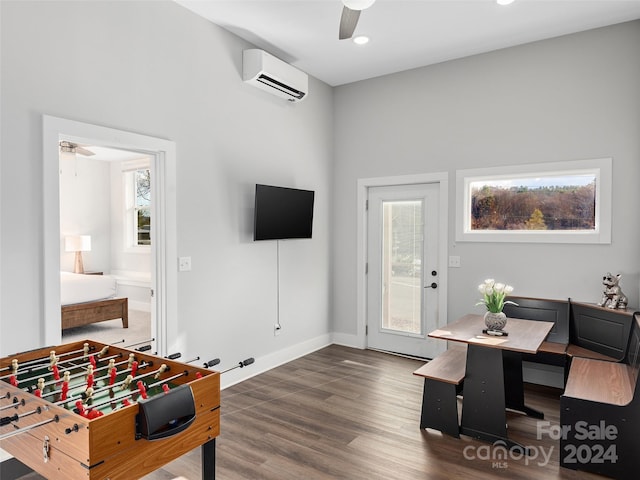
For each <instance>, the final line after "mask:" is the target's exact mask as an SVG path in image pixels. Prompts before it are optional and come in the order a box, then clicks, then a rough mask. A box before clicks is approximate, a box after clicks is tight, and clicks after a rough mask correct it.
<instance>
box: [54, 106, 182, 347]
mask: <svg viewBox="0 0 640 480" xmlns="http://www.w3.org/2000/svg"><path fill="white" fill-rule="evenodd" d="M60 142H68V143H71V144H74V145H87V146H92V147H95V148H96V149H98V148H100V147H102V148H106V149H110V150H118V151H122V152H129V153H133V154H134V155H137V156H138V157H142V156H144V157H148V159H149V163H150V167H149V170H150V172H151V173H152V175H153V178H154V182H153V183H152V184H151V191H150V192H151V195H152V198H153V200H154V203H153V205H154V208H152V209H150V211H149V212H148V214H149V215H150V216H149V220H150V224H147V225H149V226H150V229H149V230H148V231H147V232H146V234H147V237H146V238H149V234H150V235H151V236H152V238H153V240H154V241H153V242H151V245H150V246H149V256H148V258H149V260H148V267H149V271H150V273H149V285H150V289H148V290H147V291H148V292H151V293H152V294H153V296H152V297H151V302H150V307H149V310H150V312H149V314H150V318H151V319H152V321H151V332H152V337H151V338H154V339H155V341H154V342H153V343H154V345H153V348H154V350H155V351H157V352H158V354H160V355H164V354H166V352H167V351H168V348H174V347H173V345H168V343H169V342H168V339H173V338H177V337H178V335H177V325H176V318H177V270H176V269H172V268H169V265H173V264H174V263H175V261H174V259H175V258H176V257H177V254H176V238H175V237H176V198H175V169H176V165H175V144H174V142H171V141H168V140H165V139H160V138H156V137H149V136H146V135H140V134H135V133H132V132H126V131H122V130H116V129H112V128H107V127H101V126H98V125H91V124H86V123H82V122H76V121H73V120H67V119H62V118H58V117H51V116H48V115H44V116H43V190H44V200H45V208H44V213H45V215H44V242H43V244H44V255H43V256H44V261H43V278H44V282H43V283H44V299H43V310H44V315H43V318H44V320H43V329H42V337H43V344H46V345H57V344H59V343H62V331H61V308H60V306H61V282H60V276H61V274H60V272H61V270H62V268H61V267H63V266H64V265H63V263H64V262H63V256H64V255H67V252H65V242H66V239H65V237H66V236H67V235H69V234H71V235H84V234H85V233H84V232H83V231H80V229H78V230H77V231H71V232H64V231H62V229H61V214H62V212H61V197H60V189H61V181H60V179H61V172H60V158H59V155H60ZM73 168H74V166H73V165H72V166H71V167H69V170H70V172H73ZM109 168H111V167H109ZM72 174H74V175H75V172H73V173H72ZM143 223H144V222H143ZM143 223H141V224H140V225H141V227H143V226H144V225H143ZM141 229H142V228H141ZM99 230H100V229H98V231H99ZM138 234H140V238H142V239H144V238H145V232H136V236H137V235H138ZM96 235H98V236H99V234H96ZM96 238H97V237H96ZM102 238H103V239H104V238H105V237H104V235H102ZM91 243H92V244H94V241H93V240H92V241H91ZM95 245H96V248H97V247H98V244H95ZM102 247H104V245H102ZM92 249H93V247H92ZM88 258H89V254H87V259H88ZM92 260H94V259H92ZM66 261H68V259H66ZM67 268H69V267H68V264H67ZM87 268H88V269H89V271H90V273H100V270H99V269H98V270H97V271H96V272H91V267H90V265H89V264H88V265H87ZM103 273H104V272H103ZM90 276H92V275H87V277H90ZM130 283H135V281H131V279H130ZM105 323H106V322H105ZM98 340H99V339H98ZM105 343H113V342H105Z"/></svg>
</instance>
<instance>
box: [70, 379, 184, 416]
mask: <svg viewBox="0 0 640 480" xmlns="http://www.w3.org/2000/svg"><path fill="white" fill-rule="evenodd" d="M187 375H189V372H188V371H186V370H185V371H184V372H182V373H178V374H176V375H173V376H172V377H168V378H163V379H162V380H159V381H157V382H155V383H151V384H149V385H148V386H146V387H145V390H149V389H150V388H154V387H157V386H158V385H162V384H165V383H167V382H170V381H172V380H175V379H176V378H180V377H186V376H187ZM94 393H95V392H94ZM136 393H140V389H139V388H136V389H135V390H131V391H129V392H127V393H126V394H125V395H121V396H120V397H115V396H114V397H113V398H110V399H109V400H108V401H104V402H102V403H97V404H95V405H85V404H83V405H82V406H83V407H84V408H86V409H98V408H101V407H104V406H107V405H111V404H113V403H118V402H120V401H121V400H124V399H126V398H129V397H132V396H133V395H135V394H136ZM66 402H67V401H65V402H62V403H66Z"/></svg>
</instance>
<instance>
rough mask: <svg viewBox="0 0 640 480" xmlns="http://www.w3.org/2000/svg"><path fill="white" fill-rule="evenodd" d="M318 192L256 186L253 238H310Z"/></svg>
mask: <svg viewBox="0 0 640 480" xmlns="http://www.w3.org/2000/svg"><path fill="white" fill-rule="evenodd" d="M314 197H315V192H313V191H312V190H299V189H297V188H287V187H276V186H272V185H260V184H257V185H256V200H255V213H254V229H253V239H254V240H284V239H288V238H311V233H312V230H313V201H314Z"/></svg>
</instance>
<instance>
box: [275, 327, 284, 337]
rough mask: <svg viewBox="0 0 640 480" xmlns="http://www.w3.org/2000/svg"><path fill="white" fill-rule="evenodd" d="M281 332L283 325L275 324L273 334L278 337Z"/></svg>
mask: <svg viewBox="0 0 640 480" xmlns="http://www.w3.org/2000/svg"><path fill="white" fill-rule="evenodd" d="M280 332H282V325H279V324H275V325H274V326H273V335H274V336H275V337H277V336H278V335H280Z"/></svg>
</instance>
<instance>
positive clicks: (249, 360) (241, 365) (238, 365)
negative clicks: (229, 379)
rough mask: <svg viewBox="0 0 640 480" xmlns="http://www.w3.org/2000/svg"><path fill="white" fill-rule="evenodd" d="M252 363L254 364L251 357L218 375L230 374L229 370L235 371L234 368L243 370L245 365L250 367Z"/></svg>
mask: <svg viewBox="0 0 640 480" xmlns="http://www.w3.org/2000/svg"><path fill="white" fill-rule="evenodd" d="M253 362H255V360H254V358H253V357H251V358H247V359H246V360H243V361H241V362H239V363H238V364H237V365H235V366H233V367H231V368H227V369H226V370H223V371H222V372H220V373H227V372H230V371H231V370H235V369H236V368H244V367H246V366H247V365H251V364H252V363H253Z"/></svg>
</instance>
